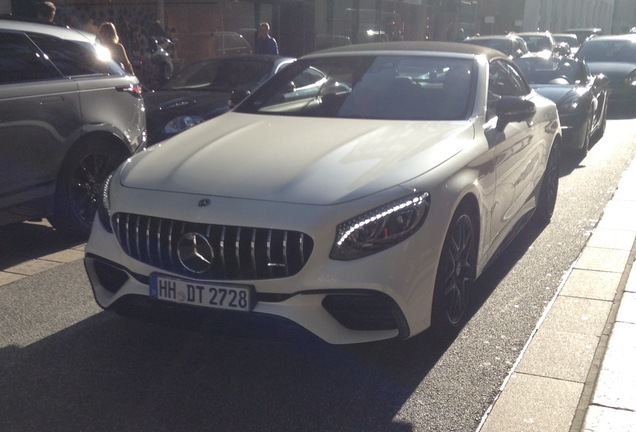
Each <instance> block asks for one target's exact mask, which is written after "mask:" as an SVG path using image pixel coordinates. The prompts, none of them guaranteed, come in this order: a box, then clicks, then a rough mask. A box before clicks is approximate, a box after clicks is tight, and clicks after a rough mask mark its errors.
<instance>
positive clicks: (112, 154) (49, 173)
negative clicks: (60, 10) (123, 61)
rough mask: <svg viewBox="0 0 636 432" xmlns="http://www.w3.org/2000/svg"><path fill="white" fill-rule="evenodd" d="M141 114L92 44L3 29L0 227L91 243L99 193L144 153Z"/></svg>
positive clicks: (117, 71)
mask: <svg viewBox="0 0 636 432" xmlns="http://www.w3.org/2000/svg"><path fill="white" fill-rule="evenodd" d="M143 107H144V104H143V99H142V97H141V88H140V86H139V81H138V80H137V78H136V77H135V76H130V75H126V74H125V72H124V71H123V70H122V69H121V67H120V66H118V65H117V64H116V63H115V62H113V61H112V60H110V58H109V57H108V52H107V51H105V50H104V49H103V48H101V47H99V46H98V45H96V44H95V36H94V35H90V34H87V33H84V32H80V31H77V30H72V29H69V28H63V27H58V26H55V25H50V24H38V23H31V22H20V21H15V20H10V19H0V225H6V224H11V223H16V222H21V221H24V220H30V219H37V218H43V217H46V218H48V219H49V220H50V222H51V223H52V224H53V226H54V227H55V228H56V229H58V230H60V231H62V232H64V233H65V234H67V235H70V236H74V237H84V238H86V237H88V234H89V232H90V228H91V225H92V221H93V219H94V216H95V211H96V208H97V207H96V202H97V200H96V198H97V193H98V192H99V185H100V183H101V182H102V181H103V180H104V178H105V177H106V176H107V175H108V174H109V173H110V172H111V171H112V170H113V169H114V168H116V167H117V165H119V164H120V163H121V162H122V161H124V160H125V159H126V158H127V157H129V156H130V155H132V154H133V152H134V151H135V150H136V149H137V148H138V147H140V146H144V145H145V139H146V123H145V117H144V115H143Z"/></svg>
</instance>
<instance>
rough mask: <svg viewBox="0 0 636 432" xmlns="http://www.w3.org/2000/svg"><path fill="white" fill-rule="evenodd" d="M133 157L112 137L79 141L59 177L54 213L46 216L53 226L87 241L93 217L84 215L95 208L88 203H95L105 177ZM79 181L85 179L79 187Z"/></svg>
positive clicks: (95, 135)
mask: <svg viewBox="0 0 636 432" xmlns="http://www.w3.org/2000/svg"><path fill="white" fill-rule="evenodd" d="M91 152H92V153H91ZM130 154H131V152H130V150H128V148H127V146H126V144H125V143H123V142H122V141H121V140H119V139H117V137H115V136H113V135H112V134H109V133H105V132H99V133H91V134H87V135H84V136H83V137H82V138H80V139H79V140H77V141H76V142H75V143H74V144H73V145H72V146H71V148H70V149H69V150H68V151H67V153H66V155H65V157H64V160H63V162H62V164H61V165H60V168H59V171H58V174H57V180H56V187H55V188H56V191H55V198H54V203H53V211H52V213H51V214H50V215H48V216H47V218H48V219H49V221H50V222H51V224H52V225H53V226H54V227H55V228H56V229H59V230H60V231H62V232H64V233H65V234H67V235H70V236H73V237H78V238H86V237H88V234H89V232H90V225H91V224H92V217H91V216H90V212H87V213H84V211H86V210H89V209H91V208H92V207H93V205H91V204H89V203H90V201H91V200H93V199H95V197H94V194H96V193H97V189H96V188H97V187H98V185H99V184H101V181H103V178H102V177H104V178H105V177H106V175H107V171H110V170H111V169H114V168H116V166H117V164H118V163H120V162H123V161H124V160H125V159H126V157H127V156H130ZM85 161H86V162H85ZM95 161H97V162H95ZM118 161H119V162H118ZM78 175H79V176H80V177H78ZM79 178H82V179H83V181H82V182H81V183H80V184H78V182H77V179H79ZM78 187H79V189H78ZM72 189H75V190H76V191H75V192H73V191H72ZM77 190H83V192H79V193H78V192H77ZM76 200H77V201H76ZM80 200H81V203H80ZM76 205H77V206H78V207H76ZM93 210H96V207H95V209H93ZM79 212H82V214H84V216H81V215H80V213H79Z"/></svg>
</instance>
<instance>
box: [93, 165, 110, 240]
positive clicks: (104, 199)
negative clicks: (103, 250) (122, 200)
mask: <svg viewBox="0 0 636 432" xmlns="http://www.w3.org/2000/svg"><path fill="white" fill-rule="evenodd" d="M112 179H113V175H112V174H111V175H109V176H108V177H106V179H104V182H103V183H102V186H101V190H100V193H99V199H98V200H97V216H98V217H99V221H100V222H101V224H102V226H103V227H104V229H105V230H106V231H108V232H110V233H112V232H113V227H112V225H111V223H110V182H111V181H112Z"/></svg>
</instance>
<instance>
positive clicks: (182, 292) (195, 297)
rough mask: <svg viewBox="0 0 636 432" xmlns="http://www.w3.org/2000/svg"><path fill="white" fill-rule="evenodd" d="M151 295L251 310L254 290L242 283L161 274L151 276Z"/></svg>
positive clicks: (206, 304) (166, 298) (217, 306)
mask: <svg viewBox="0 0 636 432" xmlns="http://www.w3.org/2000/svg"><path fill="white" fill-rule="evenodd" d="M150 297H153V298H156V299H160V300H167V301H170V302H174V303H183V304H190V305H196V306H204V307H209V308H214V309H227V310H237V311H250V310H251V309H252V290H251V288H250V287H246V286H241V285H225V284H214V283H208V282H201V281H192V280H185V279H178V278H171V277H165V276H160V275H151V276H150Z"/></svg>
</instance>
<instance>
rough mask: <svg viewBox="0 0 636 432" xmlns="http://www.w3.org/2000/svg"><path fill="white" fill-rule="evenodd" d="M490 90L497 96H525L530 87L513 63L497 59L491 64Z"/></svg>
mask: <svg viewBox="0 0 636 432" xmlns="http://www.w3.org/2000/svg"><path fill="white" fill-rule="evenodd" d="M488 91H489V92H490V93H492V94H495V95H497V96H525V95H527V94H528V93H529V92H530V88H529V87H528V85H527V84H526V82H525V81H524V80H523V78H522V77H521V75H520V74H519V72H518V71H517V69H515V67H514V66H513V65H512V64H510V63H507V62H504V61H501V60H496V61H493V62H492V63H491V64H490V77H489V87H488Z"/></svg>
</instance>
